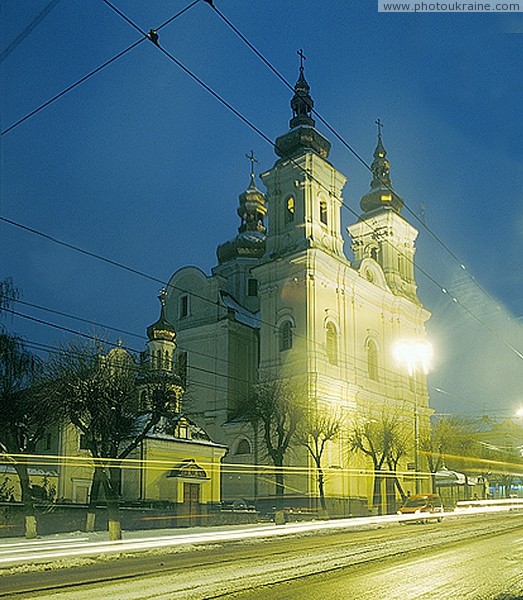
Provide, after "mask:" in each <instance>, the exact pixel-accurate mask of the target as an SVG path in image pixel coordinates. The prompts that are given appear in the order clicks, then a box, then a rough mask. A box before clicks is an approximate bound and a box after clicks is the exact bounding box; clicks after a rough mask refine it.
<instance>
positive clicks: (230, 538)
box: [0, 504, 522, 567]
mask: <svg viewBox="0 0 523 600" xmlns="http://www.w3.org/2000/svg"><path fill="white" fill-rule="evenodd" d="M515 506H518V505H517V504H516V505H514V506H510V505H508V506H483V507H473V508H467V509H462V510H460V511H458V512H443V513H427V514H426V516H425V515H424V518H426V519H429V520H436V519H438V518H442V517H446V518H448V517H454V518H460V517H463V516H466V515H469V514H479V513H493V512H510V511H511V510H513V509H514V507H515ZM521 507H522V506H521V504H520V505H519V506H518V508H521ZM419 519H420V515H419V514H412V515H397V514H396V515H384V516H376V517H355V518H349V519H333V520H330V521H319V522H318V521H313V522H308V523H287V524H286V525H278V526H277V525H262V526H254V527H251V528H249V529H236V530H222V531H206V532H203V533H190V534H186V533H184V534H177V535H162V536H157V537H144V538H140V539H134V540H119V541H111V542H110V541H99V542H86V541H85V540H86V538H79V539H75V540H56V541H52V540H50V541H43V540H42V541H41V543H42V544H44V546H45V545H49V546H51V547H52V546H53V544H56V549H55V550H52V549H47V548H45V550H43V551H42V552H36V551H35V552H34V553H31V552H30V548H29V551H28V552H26V553H25V554H24V553H23V552H24V551H26V550H28V548H27V546H33V547H34V546H37V544H38V543H40V542H27V543H24V542H20V543H18V544H17V545H19V546H24V547H23V548H19V549H15V551H14V553H16V554H17V555H16V556H13V550H11V551H8V550H2V551H0V554H11V556H0V565H2V566H3V567H6V566H15V565H16V564H19V563H23V562H46V561H49V560H54V559H63V558H72V557H79V556H93V555H103V556H105V555H110V554H118V553H122V552H139V551H144V550H153V549H157V548H172V547H177V546H178V547H179V546H185V545H191V544H216V543H219V542H234V541H240V540H248V539H254V538H272V537H278V536H289V535H296V534H300V533H307V532H311V531H328V530H334V529H340V530H343V529H353V528H356V527H362V526H368V525H384V524H391V523H403V522H409V521H419ZM6 546H7V544H4V545H3V546H2V547H6ZM37 549H38V547H36V548H34V550H37Z"/></svg>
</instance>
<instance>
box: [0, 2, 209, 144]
mask: <svg viewBox="0 0 523 600" xmlns="http://www.w3.org/2000/svg"><path fill="white" fill-rule="evenodd" d="M198 2H199V0H194V1H193V2H192V3H191V4H189V5H188V6H186V7H185V8H184V9H182V10H180V11H179V12H177V13H176V14H175V15H173V16H172V17H171V18H170V19H168V20H167V21H165V22H164V23H162V24H161V25H160V26H159V27H157V28H156V31H160V29H162V28H163V27H165V26H167V25H168V24H169V23H172V21H174V20H175V19H176V18H178V17H179V16H181V15H183V14H184V13H185V12H186V11H188V10H189V9H190V8H192V7H193V6H194V5H195V4H197V3H198ZM141 33H143V37H142V38H141V39H140V40H137V41H136V42H134V43H133V44H131V45H130V46H128V47H127V48H126V49H125V50H122V51H121V52H119V53H118V54H116V55H115V56H113V57H112V58H110V59H109V60H107V61H106V62H104V63H103V64H101V65H100V66H99V67H96V69H94V70H93V71H91V72H90V73H88V74H87V75H84V76H83V77H81V78H80V79H78V81H76V82H75V83H73V84H71V85H70V86H68V87H67V88H65V89H64V90H62V91H61V92H60V93H58V94H56V96H53V97H52V98H50V99H49V100H47V101H46V102H44V103H43V104H41V105H40V106H38V107H37V108H35V109H34V110H32V111H31V112H30V113H28V114H27V115H25V116H24V117H22V118H21V119H19V120H18V121H16V122H15V123H13V124H12V125H10V126H9V127H7V129H4V130H3V131H2V132H1V133H0V136H3V135H5V134H6V133H9V132H10V131H12V130H13V129H15V128H16V127H18V126H19V125H21V124H22V123H24V122H25V121H27V120H28V119H30V118H31V117H33V116H34V115H36V114H37V113H39V112H40V111H41V110H43V109H44V108H47V107H48V106H49V105H51V104H53V102H55V101H56V100H58V99H59V98H61V97H62V96H65V94H67V93H68V92H70V91H71V90H73V89H74V88H76V87H78V86H79V85H80V84H82V83H84V82H85V81H87V80H88V79H90V78H91V77H92V76H93V75H96V73H99V72H100V71H102V70H103V69H105V68H106V67H108V66H109V65H110V64H112V63H113V62H115V61H117V60H118V59H119V58H121V57H122V56H124V55H125V54H127V53H128V52H130V51H131V50H132V49H133V48H136V46H138V45H139V44H141V43H142V42H144V41H145V40H147V39H149V38H148V35H147V34H146V33H144V32H141Z"/></svg>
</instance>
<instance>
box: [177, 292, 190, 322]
mask: <svg viewBox="0 0 523 600" xmlns="http://www.w3.org/2000/svg"><path fill="white" fill-rule="evenodd" d="M179 312H180V319H183V318H184V317H187V316H189V296H187V294H185V295H183V296H180V311H179Z"/></svg>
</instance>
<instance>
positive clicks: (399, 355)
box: [393, 340, 432, 494]
mask: <svg viewBox="0 0 523 600" xmlns="http://www.w3.org/2000/svg"><path fill="white" fill-rule="evenodd" d="M393 353H394V358H395V359H396V361H397V362H398V363H399V364H405V365H407V370H408V372H409V376H410V377H411V379H412V383H413V394H414V470H415V472H416V494H419V493H420V489H421V482H420V478H419V472H420V461H419V446H420V443H419V414H418V394H417V382H416V371H417V369H418V367H421V368H422V370H423V372H424V373H425V375H426V374H427V373H428V372H429V366H430V361H431V360H432V346H431V344H429V342H427V341H425V340H415V341H401V342H397V343H396V344H395V345H394V348H393Z"/></svg>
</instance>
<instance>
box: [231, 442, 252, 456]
mask: <svg viewBox="0 0 523 600" xmlns="http://www.w3.org/2000/svg"><path fill="white" fill-rule="evenodd" d="M250 453H251V445H250V444H249V440H248V439H246V438H242V439H241V440H240V441H239V442H238V444H237V445H236V450H235V451H234V454H250Z"/></svg>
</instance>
